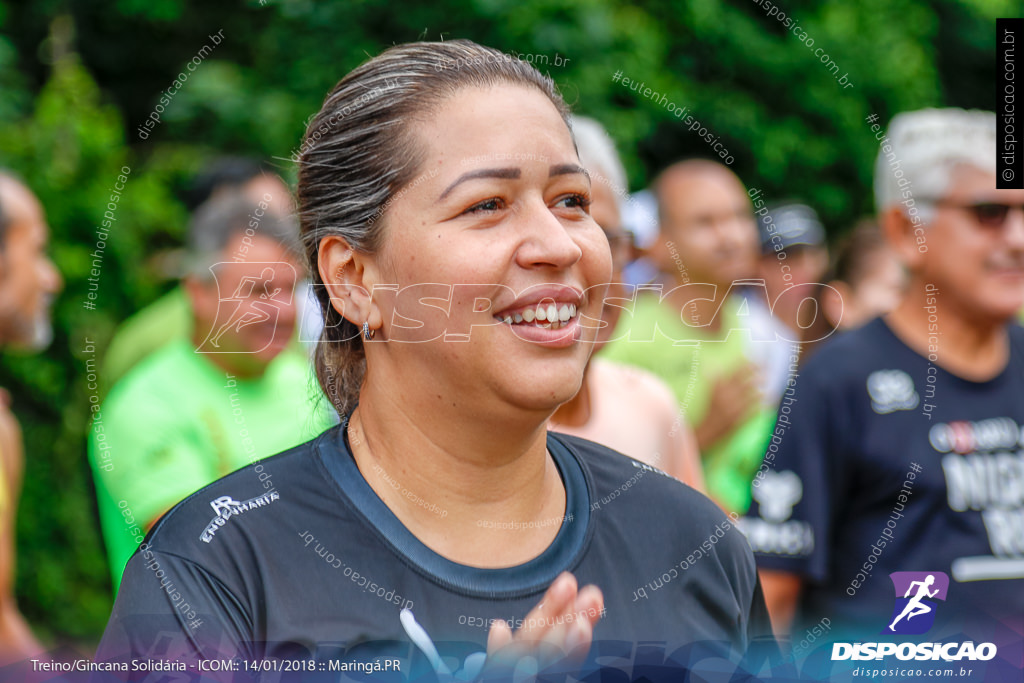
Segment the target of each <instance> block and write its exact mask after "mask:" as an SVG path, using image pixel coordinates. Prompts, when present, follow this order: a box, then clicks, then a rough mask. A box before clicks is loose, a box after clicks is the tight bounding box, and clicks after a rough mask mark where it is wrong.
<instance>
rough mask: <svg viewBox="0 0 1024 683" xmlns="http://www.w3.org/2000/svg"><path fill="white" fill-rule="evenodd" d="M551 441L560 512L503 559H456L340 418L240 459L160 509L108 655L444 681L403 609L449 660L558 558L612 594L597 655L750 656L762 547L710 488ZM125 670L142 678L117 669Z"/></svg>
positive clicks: (614, 659) (127, 581) (630, 661)
mask: <svg viewBox="0 0 1024 683" xmlns="http://www.w3.org/2000/svg"><path fill="white" fill-rule="evenodd" d="M548 449H549V451H550V453H551V454H552V457H553V458H554V461H555V463H556V465H557V466H558V469H559V472H560V475H561V477H562V481H563V483H564V485H565V491H566V514H565V517H564V519H559V520H557V523H558V524H559V526H560V530H559V532H558V534H557V536H556V538H555V540H554V541H553V542H552V543H551V545H550V546H549V547H548V548H547V549H546V550H545V551H544V552H543V553H541V555H539V556H538V557H536V558H535V559H533V560H531V561H529V562H527V563H525V564H523V565H520V566H516V567H510V568H507V569H481V568H474V567H469V566H465V565H460V564H457V563H454V562H452V561H450V560H448V559H446V558H444V557H442V556H440V555H438V554H437V553H435V552H433V551H432V550H430V549H429V548H428V547H426V546H425V545H423V544H422V543H421V542H420V541H419V540H418V539H417V538H416V537H415V536H414V535H413V534H412V533H411V532H410V531H409V530H408V529H406V528H405V527H404V526H403V525H402V523H401V522H400V521H399V520H398V518H396V517H395V516H394V514H392V512H391V511H390V510H389V509H388V508H387V507H386V506H385V505H384V503H383V502H382V501H381V500H380V498H379V497H378V496H377V495H376V493H375V492H374V491H373V489H372V488H370V486H369V485H368V484H367V483H366V481H365V479H364V478H363V477H362V475H361V474H360V472H359V469H358V468H357V467H356V464H355V461H354V460H353V458H352V456H351V453H350V449H349V447H348V444H347V441H346V437H345V429H344V428H343V426H338V427H335V428H332V429H330V430H328V431H326V432H324V433H323V434H322V435H321V436H320V437H318V438H317V439H315V440H313V441H311V442H309V443H306V444H303V445H301V446H299V447H297V448H294V449H292V450H290V451H287V452H285V453H282V454H280V455H277V456H274V457H271V458H269V459H266V460H263V461H261V462H260V463H259V465H258V466H257V465H254V466H251V467H247V468H244V469H242V470H239V471H238V472H235V473H233V474H231V475H229V476H227V477H225V478H223V479H221V480H219V481H217V482H215V483H213V484H211V485H210V486H208V487H206V488H204V489H202V490H200V491H198V492H197V493H195V494H193V495H192V496H190V497H189V498H187V499H186V500H185V501H183V502H182V503H180V504H179V505H178V506H176V507H175V508H174V509H173V510H172V511H171V512H169V513H168V514H167V515H166V516H165V517H164V518H163V519H161V520H160V521H159V522H158V523H157V525H156V526H155V528H154V529H153V531H152V532H151V533H150V535H149V537H148V538H147V540H146V542H145V543H144V544H143V546H142V547H141V548H140V550H139V552H137V553H136V554H135V555H134V556H133V557H132V559H131V561H130V562H129V563H128V566H127V568H126V570H125V574H124V579H123V582H122V584H121V590H120V593H119V594H118V596H117V601H116V604H115V606H114V610H113V613H112V615H111V618H110V623H109V624H108V626H107V629H106V633H105V634H104V637H103V641H102V643H101V645H100V648H99V651H98V653H97V660H98V661H105V662H127V661H130V660H146V659H148V658H153V659H162V660H168V661H176V662H182V663H185V664H186V665H187V666H188V667H189V671H190V672H195V671H196V665H195V663H196V662H197V661H198V660H200V659H204V660H228V659H231V658H235V661H236V662H237V663H238V664H237V666H239V667H240V670H241V671H242V672H243V673H245V672H246V671H250V670H251V669H252V668H253V666H254V665H252V664H251V662H257V661H259V660H264V659H267V658H274V659H278V660H280V659H284V660H293V659H294V660H296V661H306V662H307V664H305V665H303V666H314V672H315V673H316V674H317V675H318V676H319V675H320V674H323V676H325V677H326V678H318V677H313V678H312V679H310V676H311V675H312V673H311V672H310V671H300V672H297V673H296V676H297V679H301V680H307V679H310V680H337V678H338V675H339V674H338V673H336V672H338V671H340V670H342V669H339V668H338V666H339V663H345V662H348V663H350V664H351V663H359V662H369V661H371V660H372V661H380V660H382V659H386V658H395V659H398V660H399V661H400V666H399V672H398V673H396V672H395V671H393V670H392V671H390V672H389V671H386V670H385V671H378V672H376V673H375V674H374V675H375V676H379V677H381V678H382V679H385V680H420V679H422V680H431V679H432V677H433V675H434V674H433V672H434V670H436V669H437V667H436V666H434V665H433V664H432V663H431V662H430V661H429V658H428V657H427V656H425V655H424V654H423V650H422V648H421V647H419V645H417V644H415V640H414V639H411V637H410V630H409V628H407V627H406V626H405V625H403V617H402V616H401V611H402V610H403V609H404V608H408V609H409V610H410V611H411V612H412V615H413V616H414V618H415V620H416V622H417V623H418V624H419V625H420V626H422V628H423V629H424V630H425V632H426V634H427V635H429V637H430V639H432V640H433V641H434V643H435V645H436V647H437V649H438V650H439V651H440V655H441V657H442V658H444V662H446V666H447V667H448V668H449V669H450V670H452V671H454V670H455V669H457V668H458V667H459V666H460V662H462V661H463V660H465V658H466V657H467V655H469V654H470V653H473V652H477V651H483V650H485V649H486V639H487V633H488V628H489V626H490V624H491V623H492V621H493V620H495V619H505V620H507V621H510V622H511V623H512V625H513V626H516V627H517V626H520V625H521V624H522V619H523V618H524V617H525V615H526V614H527V612H528V611H529V610H531V609H532V608H533V607H534V606H535V605H536V604H537V603H538V602H539V600H540V598H541V597H542V596H543V594H544V592H545V591H546V590H547V589H548V587H549V586H550V585H551V583H552V581H554V579H555V578H556V577H557V576H558V575H559V574H560V573H561V572H563V571H571V572H572V573H573V574H574V575H575V576H576V578H577V579H578V581H579V583H580V585H581V586H582V585H585V584H590V583H593V584H596V585H597V586H598V587H599V588H600V589H601V590H602V591H603V593H604V599H605V614H604V616H603V618H602V619H601V620H600V621H599V622H598V623H597V625H596V628H595V630H594V646H593V647H592V648H591V652H590V655H589V658H588V660H587V663H586V664H585V665H583V668H584V669H587V668H588V667H589V668H590V669H596V668H600V667H604V668H608V667H610V668H618V669H620V670H623V671H626V672H629V671H631V670H632V671H633V673H631V674H628V675H630V676H633V677H635V674H636V668H635V667H640V668H641V669H642V670H643V671H645V672H646V674H645V675H649V677H650V679H651V680H659V679H661V678H664V679H665V680H668V679H678V676H679V672H680V670H681V669H683V668H696V669H700V667H701V665H700V662H701V661H702V660H708V661H713V662H717V663H716V664H714V666H715V667H719V666H720V665H721V661H722V660H721V659H716V658H718V657H726V658H731V659H734V660H738V659H739V658H740V657H742V656H743V655H744V653H745V651H747V649H748V646H749V645H750V644H751V642H752V641H753V640H754V639H755V638H758V637H761V636H766V635H769V634H770V632H771V631H770V625H769V623H768V620H767V613H766V611H765V608H764V601H763V597H762V595H761V592H760V585H759V583H758V581H757V573H756V566H755V563H754V559H753V555H752V553H751V552H750V547H749V546H748V545H747V542H746V540H745V538H744V537H743V535H742V534H741V533H740V532H739V531H738V530H737V529H735V528H734V525H733V524H732V523H731V522H730V519H729V518H728V517H726V516H725V515H724V514H723V513H722V512H721V510H719V508H717V507H716V506H715V505H714V504H713V503H712V502H711V501H709V500H708V499H707V498H705V497H704V496H703V495H701V494H700V493H697V492H696V491H694V490H693V489H691V488H689V487H688V486H686V485H684V484H682V483H680V482H679V481H677V480H675V479H673V478H671V477H669V476H667V475H665V474H663V473H661V472H660V471H658V470H656V469H654V468H651V467H650V466H648V465H644V464H642V463H639V462H637V461H634V460H631V459H629V458H627V457H625V456H623V455H620V454H618V453H615V452H613V451H610V450H609V449H607V448H605V447H603V446H599V445H597V444H594V443H591V442H589V441H585V440H582V439H577V438H573V437H568V436H563V435H549V436H548ZM257 467H259V471H258V472H257V469H256V468H257ZM267 482H271V483H272V488H266V485H267ZM422 507H423V508H424V512H423V514H443V513H444V511H443V510H440V509H438V508H437V507H436V506H435V505H433V504H432V503H427V502H426V501H424V503H423V505H422ZM494 525H495V528H503V527H501V526H500V525H508V526H511V525H512V523H510V522H506V521H504V520H495V521H494ZM453 532H455V533H457V530H454V531H453ZM508 538H509V542H514V541H515V533H514V532H513V531H509V532H508ZM310 662H313V663H312V664H311V663H310ZM274 666H278V665H274ZM293 666H294V665H293ZM332 667H334V668H333V669H332ZM250 672H251V671H250ZM332 672H334V673H332ZM652 672H654V673H652ZM658 672H661V674H664V676H661V674H659V673H658ZM389 676H390V678H389ZM126 677H130V678H143V677H144V676H143V674H136V675H133V676H125V675H123V674H122V675H117V676H113V678H114V679H123V678H126ZM275 680H276V679H275ZM608 680H611V679H608Z"/></svg>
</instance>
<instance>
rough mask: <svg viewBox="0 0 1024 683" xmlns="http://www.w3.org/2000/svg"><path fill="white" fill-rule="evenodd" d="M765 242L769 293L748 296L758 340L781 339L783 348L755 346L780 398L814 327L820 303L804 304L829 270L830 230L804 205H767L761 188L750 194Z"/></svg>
mask: <svg viewBox="0 0 1024 683" xmlns="http://www.w3.org/2000/svg"><path fill="white" fill-rule="evenodd" d="M749 194H750V197H751V200H752V201H753V204H754V214H755V215H756V216H757V219H758V221H757V223H758V229H759V234H760V238H761V253H760V256H759V258H758V262H757V272H758V276H759V277H760V279H761V280H763V282H764V289H761V288H760V287H751V288H749V289H747V291H745V292H744V299H745V300H746V302H747V303H748V304H749V307H750V324H751V335H752V337H753V338H754V339H761V340H764V339H777V340H779V343H778V344H756V345H754V347H753V351H754V353H755V354H756V355H755V360H756V361H757V363H758V365H760V366H761V367H763V368H764V369H765V373H766V377H765V382H766V387H767V392H768V394H769V395H770V396H774V397H781V396H782V395H783V393H784V392H785V389H786V382H787V381H788V379H789V377H790V376H792V374H793V373H794V372H795V371H796V368H797V363H798V361H799V359H800V341H801V340H802V338H803V336H805V335H806V334H807V330H809V329H812V327H811V326H812V324H813V323H814V319H815V317H816V316H819V315H821V314H822V313H821V311H819V310H818V307H817V305H811V306H802V305H801V304H802V303H803V302H804V301H805V300H807V299H809V300H811V301H812V302H813V301H814V298H815V292H816V286H817V284H818V283H819V282H821V280H822V278H823V277H824V275H825V270H826V269H827V268H828V249H827V248H826V246H825V229H824V227H823V226H822V224H821V221H819V220H818V214H817V213H815V211H814V209H812V208H811V207H809V206H807V205H805V204H780V205H777V206H775V207H769V206H766V205H765V201H764V197H763V194H762V192H761V190H758V189H752V190H750V192H749Z"/></svg>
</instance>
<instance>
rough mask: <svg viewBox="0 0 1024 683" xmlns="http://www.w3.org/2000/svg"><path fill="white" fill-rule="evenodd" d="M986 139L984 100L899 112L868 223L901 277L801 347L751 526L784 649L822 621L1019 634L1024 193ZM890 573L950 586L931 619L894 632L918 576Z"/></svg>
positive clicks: (930, 636)
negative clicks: (860, 318)
mask: <svg viewBox="0 0 1024 683" xmlns="http://www.w3.org/2000/svg"><path fill="white" fill-rule="evenodd" d="M995 138H996V121H995V116H994V115H993V114H991V113H988V112H980V111H963V110H959V109H943V110H936V109H932V110H924V111H917V112H911V113H906V114H900V115H899V116H897V117H896V118H894V119H893V121H892V122H891V124H890V127H889V131H888V135H887V136H886V137H885V138H884V139H883V141H882V144H881V148H880V154H879V157H878V162H877V165H876V170H875V199H876V203H877V208H878V219H879V223H880V224H881V226H882V228H883V230H884V232H885V234H886V238H887V239H888V241H889V242H890V243H891V245H892V246H893V248H894V249H895V250H896V251H897V252H898V253H899V254H900V256H901V258H902V260H903V263H904V266H905V267H906V269H907V270H908V273H909V276H910V279H909V286H908V288H907V292H906V294H905V296H904V298H903V300H902V302H901V303H900V304H899V305H898V306H897V308H896V309H895V310H894V311H892V312H891V313H890V314H888V315H886V316H885V317H883V318H878V319H875V320H874V321H872V322H870V323H868V324H867V325H865V326H864V327H862V328H860V329H858V330H855V331H852V332H849V333H847V334H845V335H843V336H841V337H839V338H836V339H833V340H830V341H829V342H827V343H826V345H825V346H824V347H823V348H822V349H821V351H820V352H819V353H818V354H817V355H815V356H814V357H813V358H812V359H811V360H809V361H808V364H807V366H806V368H805V369H803V370H802V371H801V373H800V376H799V378H798V380H797V389H796V402H795V404H794V406H793V411H792V414H791V415H789V416H788V425H789V426H788V429H787V430H785V432H784V433H783V434H781V436H780V437H779V438H777V439H773V444H774V445H775V448H774V449H773V448H771V447H769V452H768V454H767V455H766V457H765V461H764V464H763V466H762V468H761V471H760V472H759V474H758V477H757V479H755V481H754V487H753V498H754V501H755V504H754V506H753V507H752V508H751V511H750V514H749V516H748V517H747V518H746V519H745V520H744V524H743V528H744V529H745V531H746V532H747V534H748V538H749V539H750V542H751V545H752V546H753V549H754V551H755V553H756V555H757V558H758V564H759V568H760V570H761V576H762V581H763V584H764V590H765V594H766V598H767V601H768V606H769V609H770V610H772V618H773V622H775V625H776V628H777V630H780V631H791V634H792V640H793V644H794V650H798V649H799V648H800V647H801V643H805V647H806V641H807V640H808V634H809V633H816V632H815V631H814V629H815V628H817V629H818V631H821V630H823V629H824V627H823V626H822V624H825V625H827V626H828V630H829V633H828V638H826V640H830V641H832V642H837V641H841V642H856V641H864V642H867V641H872V642H882V641H899V640H901V637H899V636H896V635H892V636H887V635H886V634H891V633H905V634H924V633H927V636H924V635H921V638H924V639H926V640H928V641H930V642H941V641H942V640H944V639H949V640H956V641H966V640H970V639H973V640H974V642H976V643H982V642H992V643H1009V642H1016V643H1018V646H1019V642H1020V635H1019V634H1020V633H1021V632H1024V631H1022V630H1021V628H1022V626H1024V330H1022V329H1021V328H1020V327H1019V326H1017V325H1016V324H1015V323H1014V322H1013V320H1014V318H1015V316H1016V313H1017V311H1019V310H1020V308H1021V306H1022V304H1024V190H997V189H996V175H995V159H996V145H995ZM779 419H780V424H781V423H782V416H781V414H780V418H779ZM776 434H777V435H778V430H776ZM773 451H774V452H773ZM894 572H914V573H919V574H920V573H924V572H927V573H930V574H931V575H933V576H935V577H936V578H937V581H938V583H936V586H938V587H942V588H943V590H942V591H940V593H939V594H936V595H935V596H934V597H930V598H928V600H930V601H931V604H929V605H928V606H929V607H930V608H931V609H930V611H929V612H928V614H929V616H918V617H915V619H914V620H906V623H905V624H904V623H902V622H901V623H900V624H899V625H898V626H897V628H896V630H895V631H893V630H892V629H890V628H889V624H890V623H892V622H893V618H894V617H896V616H898V614H899V610H900V609H901V607H902V606H904V605H905V603H906V597H907V596H906V595H905V593H906V588H907V585H908V584H907V582H908V581H920V580H921V578H922V576H923V575H924V574H921V576H917V575H916V574H906V575H900V574H895V575H893V576H891V577H890V574H893V573H894ZM940 573H941V574H944V575H945V576H946V577H948V587H947V583H945V582H946V579H945V578H943V577H941V576H940V575H939V574H940ZM937 590H938V588H937ZM932 620H934V622H933V621H932ZM1014 629H1016V631H1015V632H1014ZM880 634H881V635H880ZM811 640H814V639H811ZM821 644H822V640H818V642H817V644H815V645H814V646H813V647H806V649H805V650H804V652H803V655H802V656H804V657H805V656H807V653H808V652H809V651H811V650H813V649H817V648H818V647H819V646H821ZM826 647H827V648H828V649H829V651H830V652H831V650H832V646H831V644H828V643H826ZM799 654H800V653H799V652H798V655H799ZM919 663H920V662H915V666H916V665H917V664H919ZM836 664H837V665H838V663H836ZM939 664H941V665H942V666H943V667H948V666H949V664H948V663H947V662H941V661H940V662H938V663H937V664H935V666H938V665H939ZM976 664H977V665H978V666H981V667H982V668H985V667H987V668H985V671H984V672H983V673H984V675H983V676H981V677H979V680H995V679H996V678H999V674H998V673H997V671H996V669H997V668H999V667H1005V666H1007V665H1008V664H1007V661H1006V659H1005V658H1003V657H1002V653H1000V657H997V658H995V659H994V660H992V661H989V662H984V661H979V662H977V663H976ZM924 668H927V667H924ZM1015 671H1016V672H1017V674H1018V675H1019V669H1016V670H1015Z"/></svg>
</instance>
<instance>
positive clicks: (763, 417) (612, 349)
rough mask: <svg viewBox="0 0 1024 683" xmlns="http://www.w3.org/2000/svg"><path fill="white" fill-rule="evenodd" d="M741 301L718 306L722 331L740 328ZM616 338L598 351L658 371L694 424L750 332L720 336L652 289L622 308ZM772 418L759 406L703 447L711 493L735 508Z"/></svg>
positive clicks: (744, 501)
mask: <svg viewBox="0 0 1024 683" xmlns="http://www.w3.org/2000/svg"><path fill="white" fill-rule="evenodd" d="M738 307H739V304H738V302H737V301H736V300H734V299H729V300H727V301H726V302H725V303H724V304H723V305H722V309H721V311H720V312H719V315H720V316H722V327H721V329H722V330H723V332H727V331H728V330H730V329H732V330H741V328H742V327H743V325H741V324H740V323H739V321H738V319H737V311H738ZM614 339H615V341H614V342H612V343H611V344H609V345H608V346H607V347H605V349H604V350H603V351H602V352H601V353H602V354H605V355H606V357H607V358H609V359H612V360H616V361H619V362H621V363H627V364H630V365H636V366H638V367H641V368H644V369H646V370H649V371H650V372H653V373H654V374H656V375H658V376H659V377H660V378H661V379H663V380H664V381H665V382H666V383H667V384H668V385H669V386H670V387H671V388H672V391H673V392H674V393H675V396H676V400H677V401H679V404H680V406H681V410H683V411H684V412H685V415H686V419H687V420H688V421H689V422H690V424H692V425H697V424H700V422H701V421H702V420H703V419H704V417H705V415H707V411H708V406H709V403H710V400H711V388H712V385H713V383H714V380H715V379H716V378H718V377H721V376H723V375H727V374H729V373H731V372H733V371H734V370H735V369H736V368H738V367H739V366H741V365H742V364H744V363H745V362H747V349H746V346H747V344H748V343H749V341H748V338H747V337H746V336H745V335H744V333H743V332H742V331H736V332H733V333H732V334H727V335H726V337H725V338H724V339H723V338H721V337H720V336H716V335H713V334H711V333H709V331H708V330H707V329H706V328H702V327H693V326H690V325H686V324H685V323H683V321H682V319H681V316H680V314H679V311H678V310H673V308H672V307H671V306H670V305H667V304H663V303H661V302H660V301H659V299H658V297H657V296H656V295H653V294H641V295H640V296H638V297H637V301H636V306H635V307H634V310H633V314H632V316H630V315H629V311H623V313H622V318H621V319H620V321H619V326H618V327H617V328H616V330H615V337H614ZM774 424H775V412H774V411H770V410H762V411H759V412H757V413H755V414H754V415H753V416H752V417H750V418H749V419H747V421H746V422H744V423H743V424H742V425H740V427H739V428H738V429H737V430H736V431H735V432H733V434H732V435H731V436H729V437H726V438H724V439H721V440H719V441H718V442H717V443H715V444H713V445H712V446H711V447H710V448H708V449H705V450H704V451H703V452H702V453H701V458H702V460H703V462H704V476H705V481H706V484H707V489H708V493H709V495H710V496H711V497H712V498H714V499H715V500H716V501H718V502H719V503H721V504H722V505H724V506H726V507H727V508H728V509H730V510H732V511H735V512H737V513H739V514H743V513H744V512H746V510H747V508H748V507H750V482H751V480H752V479H753V476H754V472H756V471H757V468H758V467H759V466H760V464H761V460H762V459H763V457H764V452H765V448H767V445H768V440H769V439H770V438H771V432H772V428H773V426H774Z"/></svg>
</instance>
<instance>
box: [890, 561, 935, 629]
mask: <svg viewBox="0 0 1024 683" xmlns="http://www.w3.org/2000/svg"><path fill="white" fill-rule="evenodd" d="M934 583H935V575H934V574H929V575H928V576H927V577H926V578H925V580H924V581H911V582H910V586H908V587H907V592H906V593H904V595H903V597H904V598H907V597H910V593H911V592H912V591H913V590H914V586H918V589H917V594H916V595H914V597H912V598H910V602H908V603H907V605H906V607H904V608H903V611H902V612H900V614H899V616H898V617H896V618H895V619H893V621H892V623H891V624H889V630H890V631H895V630H896V628H895V627H896V624H898V623H899V621H900V620H901V619H903V617H906V618H907V621H910V620H911V619H913V618H914V617H916V616H918V615H921V614H928V613H929V612H931V611H932V609H934V608H932V607H930V606H929V605H926V604H924V603H922V602H921V601H922V600H923V599H924V598H934V597H935V596H936V595H937V594H938V592H939V589H938V588H936V589H935V590H934V591H929V590H928V589H929V588H930V587H931V586H932V584H934Z"/></svg>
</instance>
